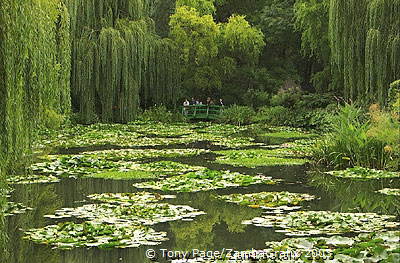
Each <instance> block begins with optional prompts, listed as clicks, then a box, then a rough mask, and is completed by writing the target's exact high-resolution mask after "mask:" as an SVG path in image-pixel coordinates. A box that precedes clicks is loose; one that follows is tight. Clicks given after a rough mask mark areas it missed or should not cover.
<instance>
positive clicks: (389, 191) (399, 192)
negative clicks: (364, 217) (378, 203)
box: [377, 188, 400, 196]
mask: <svg viewBox="0 0 400 263" xmlns="http://www.w3.org/2000/svg"><path fill="white" fill-rule="evenodd" d="M377 192H378V193H381V194H385V195H397V196H400V189H395V188H384V189H381V190H378V191H377Z"/></svg>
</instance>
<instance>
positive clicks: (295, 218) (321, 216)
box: [243, 211, 400, 236]
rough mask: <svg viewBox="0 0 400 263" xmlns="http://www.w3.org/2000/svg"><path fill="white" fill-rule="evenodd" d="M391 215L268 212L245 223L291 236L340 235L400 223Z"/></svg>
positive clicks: (368, 230)
mask: <svg viewBox="0 0 400 263" xmlns="http://www.w3.org/2000/svg"><path fill="white" fill-rule="evenodd" d="M393 219H395V216H391V215H378V214H375V213H339V212H331V211H296V212H290V213H289V214H285V215H273V216H269V215H264V216H262V217H256V218H253V219H252V220H248V221H244V222H243V224H253V225H256V226H261V227H269V228H271V227H273V228H277V229H278V230H276V232H282V233H284V234H285V235H287V236H310V235H321V234H326V235H337V234H343V233H349V232H353V233H357V232H358V233H361V232H374V231H381V230H384V229H386V228H394V227H398V226H400V223H399V222H393V221H390V220H393Z"/></svg>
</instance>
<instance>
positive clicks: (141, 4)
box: [68, 0, 179, 123]
mask: <svg viewBox="0 0 400 263" xmlns="http://www.w3.org/2000/svg"><path fill="white" fill-rule="evenodd" d="M152 3H153V2H152V1H149V0H129V1H116V2H115V1H110V0H102V1H99V2H96V7H98V8H94V3H92V4H90V1H89V0H79V1H68V7H69V11H70V13H71V35H72V36H73V39H72V40H73V41H72V60H73V62H74V63H73V68H72V77H71V80H72V96H73V101H74V105H73V106H74V108H75V109H76V110H77V111H78V112H79V114H80V115H81V117H80V118H79V119H81V120H83V122H84V123H91V122H92V121H93V120H96V119H97V118H98V119H100V120H101V121H103V122H112V121H118V122H129V121H132V120H134V119H135V118H136V117H137V113H138V109H139V105H142V106H148V105H152V104H155V103H157V104H159V103H168V104H172V105H174V104H175V102H176V99H177V94H179V70H178V68H177V67H178V53H177V49H176V47H175V45H174V44H173V43H172V42H171V41H170V40H168V39H161V38H160V37H158V36H157V35H156V34H155V29H154V22H153V21H152V20H151V19H149V16H150V15H151V14H152V10H153V8H154V7H153V4H152ZM96 10H97V11H96ZM96 116H97V117H96Z"/></svg>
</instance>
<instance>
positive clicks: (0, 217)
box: [0, 174, 9, 263]
mask: <svg viewBox="0 0 400 263" xmlns="http://www.w3.org/2000/svg"><path fill="white" fill-rule="evenodd" d="M6 188H7V184H6V182H5V179H4V178H3V177H2V176H1V174H0V262H5V263H8V262H9V261H8V258H9V255H8V247H7V243H8V236H7V231H6V228H7V226H6V221H5V217H4V211H5V206H6V203H7V197H6V191H5V189H6Z"/></svg>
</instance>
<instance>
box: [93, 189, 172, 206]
mask: <svg viewBox="0 0 400 263" xmlns="http://www.w3.org/2000/svg"><path fill="white" fill-rule="evenodd" d="M175 197H176V196H174V195H160V194H157V193H147V192H138V193H103V194H92V195H89V196H88V198H90V199H92V200H96V201H100V202H104V203H114V204H137V203H155V202H158V201H162V200H164V199H172V198H175Z"/></svg>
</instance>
